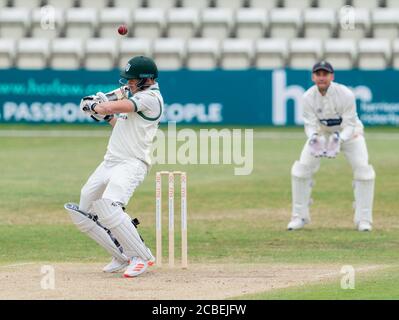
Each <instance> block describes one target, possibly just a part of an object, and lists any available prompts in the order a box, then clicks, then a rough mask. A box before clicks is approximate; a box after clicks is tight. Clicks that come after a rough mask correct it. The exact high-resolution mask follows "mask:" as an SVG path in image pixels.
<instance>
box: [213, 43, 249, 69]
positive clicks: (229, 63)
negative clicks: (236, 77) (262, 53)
mask: <svg viewBox="0 0 399 320" xmlns="http://www.w3.org/2000/svg"><path fill="white" fill-rule="evenodd" d="M221 51H222V56H221V63H220V65H221V67H222V68H223V69H230V70H235V69H247V68H250V67H251V65H252V58H253V53H254V48H253V41H252V40H248V39H226V40H224V41H223V43H222V50H221Z"/></svg>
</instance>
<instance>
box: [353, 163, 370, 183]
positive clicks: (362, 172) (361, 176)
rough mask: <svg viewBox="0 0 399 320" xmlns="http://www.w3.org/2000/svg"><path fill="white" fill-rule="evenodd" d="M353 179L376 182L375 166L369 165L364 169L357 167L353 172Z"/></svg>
mask: <svg viewBox="0 0 399 320" xmlns="http://www.w3.org/2000/svg"><path fill="white" fill-rule="evenodd" d="M353 178H354V179H355V180H360V181H365V180H374V179H375V171H374V168H373V166H371V165H367V166H363V167H357V168H356V169H355V170H354V172H353Z"/></svg>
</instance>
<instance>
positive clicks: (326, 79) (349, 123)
mask: <svg viewBox="0 0 399 320" xmlns="http://www.w3.org/2000/svg"><path fill="white" fill-rule="evenodd" d="M312 80H313V82H314V84H315V85H314V86H312V87H311V88H310V89H308V90H307V91H306V92H305V93H304V95H303V118H304V124H305V133H306V135H307V138H308V139H307V141H306V143H305V146H304V147H303V150H302V153H301V156H300V158H299V161H295V163H294V165H293V166H292V169H291V176H292V218H291V221H290V223H289V224H288V227H287V229H288V230H297V229H301V228H303V227H304V226H305V224H307V223H309V222H310V214H309V204H310V201H311V199H310V196H311V192H312V178H313V175H314V174H315V173H316V172H317V171H318V169H319V167H320V159H321V158H322V157H326V158H335V157H336V156H337V155H338V153H339V152H340V151H342V152H343V153H344V155H345V157H346V159H347V160H348V161H349V163H350V165H351V167H352V171H353V187H354V197H355V216H354V223H355V226H356V228H357V230H359V231H371V229H372V222H373V218H372V213H373V198H374V180H375V172H374V169H373V167H372V166H371V165H370V164H369V162H368V152H367V147H366V142H365V139H364V136H363V124H362V123H361V122H360V120H359V118H358V116H357V113H356V100H355V96H354V94H353V93H352V91H351V90H349V89H348V88H347V87H346V86H344V85H342V84H339V83H336V82H334V81H333V80H334V69H333V67H332V66H331V64H330V63H328V62H327V61H321V62H319V63H317V64H315V65H314V66H313V69H312Z"/></svg>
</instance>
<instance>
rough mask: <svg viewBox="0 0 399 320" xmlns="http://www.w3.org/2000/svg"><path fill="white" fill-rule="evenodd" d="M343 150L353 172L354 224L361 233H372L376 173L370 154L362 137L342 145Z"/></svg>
mask: <svg viewBox="0 0 399 320" xmlns="http://www.w3.org/2000/svg"><path fill="white" fill-rule="evenodd" d="M342 150H343V152H344V153H345V156H346V158H347V159H348V161H349V162H350V164H351V166H352V170H353V180H354V181H353V187H354V196H355V216H354V223H355V225H356V227H357V229H358V230H359V231H371V229H372V223H373V200H374V182H375V172H374V169H373V167H372V166H371V165H369V163H368V152H367V146H366V142H365V139H364V137H363V136H362V135H359V136H357V137H356V138H354V139H352V140H349V141H348V142H346V143H344V144H343V145H342Z"/></svg>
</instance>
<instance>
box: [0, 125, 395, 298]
mask: <svg viewBox="0 0 399 320" xmlns="http://www.w3.org/2000/svg"><path fill="white" fill-rule="evenodd" d="M74 129H76V127H72V126H68V125H66V126H29V125H22V126H16V125H13V126H9V125H3V124H1V125H0V131H1V130H5V131H3V134H1V132H0V147H1V152H0V168H1V184H0V244H1V245H0V264H7V263H19V262H31V261H54V262H65V261H66V262H84V261H87V262H99V261H101V262H103V261H104V262H105V261H107V259H108V256H107V254H106V253H105V251H103V249H101V248H100V247H98V246H97V245H95V244H94V243H93V242H92V241H91V240H90V239H88V238H87V237H86V236H85V235H83V234H82V233H80V232H79V231H78V230H77V229H76V228H75V227H74V226H73V225H72V223H71V221H70V218H69V216H68V215H67V213H66V212H65V211H64V209H63V204H64V203H65V202H69V201H74V202H78V201H79V193H80V188H81V187H82V185H83V184H84V183H85V181H86V180H87V178H88V177H89V175H90V174H91V173H92V172H93V170H94V169H95V167H96V166H97V165H98V164H99V163H100V162H101V160H102V157H103V155H104V152H105V148H106V145H107V140H108V139H107V137H106V134H105V135H104V136H97V137H70V136H66V137H39V136H34V137H26V136H20V137H10V136H6V135H5V134H4V133H5V132H10V130H15V131H21V130H66V131H70V130H74ZM77 129H78V130H100V131H101V132H107V131H109V128H107V127H99V126H95V125H85V126H80V127H77ZM196 129H198V127H196ZM258 133H265V134H264V135H258ZM366 139H367V144H368V148H369V154H370V163H371V164H373V166H374V168H375V171H376V173H377V180H376V195H375V205H374V208H375V210H374V218H375V219H374V230H373V232H371V233H359V232H357V231H355V230H354V226H353V222H352V221H353V210H352V201H353V193H352V186H351V185H352V174H351V169H350V166H349V164H347V163H346V161H345V159H344V157H343V155H340V156H339V157H338V158H337V159H336V160H327V159H323V161H322V165H321V169H320V171H319V172H318V174H317V175H316V176H315V180H316V185H315V188H314V192H313V199H314V201H315V202H314V204H313V206H312V207H311V213H312V219H313V221H312V224H311V225H309V226H308V227H307V228H306V229H305V230H301V231H299V232H287V231H285V228H286V225H287V222H288V220H289V218H290V207H291V199H290V194H291V192H290V190H291V187H290V168H291V165H292V164H293V162H294V161H295V160H296V159H297V158H298V157H299V153H300V151H301V149H302V146H303V143H304V141H305V138H304V134H302V130H301V129H298V128H288V129H276V128H255V139H254V170H253V172H252V174H251V175H249V176H235V175H234V165H188V166H180V165H174V166H161V165H156V166H154V167H153V168H152V170H151V172H150V174H149V176H148V177H147V178H146V180H145V182H144V183H143V184H142V185H141V186H140V187H139V189H137V191H136V193H135V194H134V197H133V198H132V200H131V202H130V203H129V205H128V212H129V213H130V214H131V215H132V216H137V217H138V218H139V219H140V221H141V225H140V231H141V233H142V235H143V237H144V239H145V240H146V242H147V243H149V244H150V247H151V248H154V243H155V242H154V240H155V239H154V238H155V232H154V229H155V213H154V208H155V195H154V193H155V190H154V185H155V172H156V171H157V170H161V169H169V168H173V169H175V168H178V169H181V170H185V171H187V173H188V201H189V202H188V206H189V211H188V212H189V222H188V223H189V249H190V250H189V259H190V261H193V262H206V261H211V262H226V263H230V262H234V263H237V262H238V263H239V262H240V261H242V262H254V263H257V262H259V263H269V262H270V263H294V264H301V263H303V264H305V263H306V264H309V263H315V264H317V263H336V264H342V265H348V264H349V265H351V264H352V265H366V264H373V265H375V264H382V265H385V266H389V268H386V269H384V270H380V271H379V272H375V273H373V274H370V275H367V274H362V275H361V278H359V286H360V284H364V287H361V286H360V287H357V289H356V290H353V291H352V293H348V292H347V291H346V290H345V291H344V290H341V289H339V290H338V289H337V283H338V282H337V281H336V282H334V283H325V284H319V285H308V286H305V287H299V288H291V289H284V290H283V289H282V290H276V291H273V292H270V293H265V294H259V295H256V296H255V297H254V298H255V299H284V298H287V299H297V298H311V299H312V298H316V297H319V296H320V295H318V294H316V293H320V292H323V293H322V295H321V297H322V298H324V299H356V298H363V299H368V298H370V299H376V298H381V299H388V298H392V299H397V298H399V290H398V288H399V277H398V276H397V275H396V274H397V273H398V270H399V268H398V266H399V232H398V231H399V219H398V214H399V198H398V194H399V152H398V150H399V130H398V129H397V128H370V129H367V130H366ZM164 186H165V187H166V184H165V185H164ZM164 189H166V188H164ZM165 196H166V194H165ZM166 202H167V201H166V200H164V205H165V209H166ZM165 212H166V210H165ZM177 220H178V221H179V219H177ZM165 222H166V220H165V221H164V226H165V225H166V223H165ZM165 231H166V229H165ZM164 235H165V240H166V232H164ZM178 240H179V239H178V236H177V240H176V243H179V241H178ZM164 247H166V246H164ZM164 249H165V254H166V248H164ZM176 252H178V250H176ZM369 277H371V278H369ZM377 287H378V288H380V289H381V290H377V289H376V290H374V289H375V288H377ZM323 288H330V289H331V290H330V289H328V290H324V289H323ZM358 288H362V289H358ZM382 288H385V289H384V290H382ZM323 290H324V291H323Z"/></svg>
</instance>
